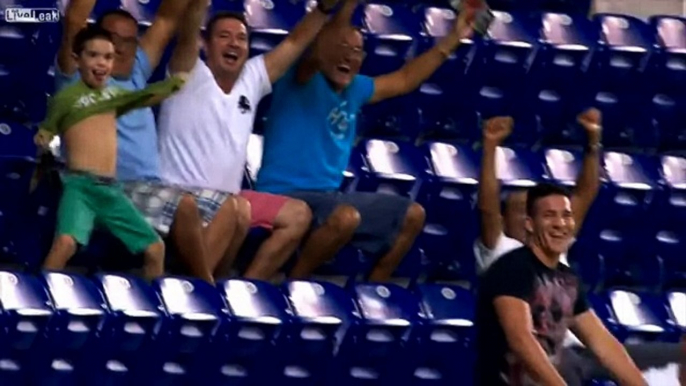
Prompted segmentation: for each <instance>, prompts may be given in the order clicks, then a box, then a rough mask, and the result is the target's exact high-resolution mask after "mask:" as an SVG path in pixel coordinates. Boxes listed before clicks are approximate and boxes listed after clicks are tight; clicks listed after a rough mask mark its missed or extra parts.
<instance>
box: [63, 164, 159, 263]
mask: <svg viewBox="0 0 686 386" xmlns="http://www.w3.org/2000/svg"><path fill="white" fill-rule="evenodd" d="M62 181H63V183H64V189H63V192H62V198H61V200H60V205H59V209H58V211H57V235H59V236H61V235H68V236H71V237H73V238H74V240H76V242H77V243H78V244H79V245H82V246H83V245H87V244H88V240H89V239H90V236H91V232H92V231H93V228H94V227H95V226H96V225H97V226H98V227H102V228H104V229H107V230H109V231H110V232H112V234H113V235H114V236H115V237H117V238H118V239H119V240H121V241H122V242H123V243H124V245H126V247H127V248H128V249H129V251H131V253H134V254H138V253H141V252H143V251H145V250H146V249H147V248H148V247H149V246H150V245H152V244H154V243H157V242H159V241H160V240H161V239H160V236H159V235H158V234H157V233H156V232H155V230H154V229H153V228H152V227H151V226H150V225H149V224H148V223H147V222H146V221H145V219H144V218H143V216H142V215H141V214H140V213H139V212H138V210H137V209H136V208H135V207H134V206H133V203H131V201H130V200H129V199H128V197H126V195H125V194H124V192H123V190H122V189H121V187H120V186H119V184H117V183H116V182H115V181H114V180H113V179H110V178H103V177H98V176H95V175H92V174H89V173H82V172H67V173H65V174H63V175H62Z"/></svg>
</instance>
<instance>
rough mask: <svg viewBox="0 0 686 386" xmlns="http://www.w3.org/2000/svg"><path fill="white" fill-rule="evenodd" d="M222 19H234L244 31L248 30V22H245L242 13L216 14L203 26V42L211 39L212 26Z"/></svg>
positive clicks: (225, 12) (227, 12)
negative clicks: (240, 24)
mask: <svg viewBox="0 0 686 386" xmlns="http://www.w3.org/2000/svg"><path fill="white" fill-rule="evenodd" d="M224 19H234V20H238V21H239V22H241V23H242V24H243V25H244V26H245V28H246V29H248V20H246V18H245V15H244V14H243V13H242V12H233V11H221V12H217V13H215V14H213V15H212V17H210V20H208V21H207V25H206V26H205V34H204V35H203V36H204V37H205V40H210V38H211V37H212V30H213V29H214V26H215V25H216V24H217V23H218V22H219V21H221V20H224Z"/></svg>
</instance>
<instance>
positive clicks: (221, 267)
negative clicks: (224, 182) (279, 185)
mask: <svg viewBox="0 0 686 386" xmlns="http://www.w3.org/2000/svg"><path fill="white" fill-rule="evenodd" d="M250 221H251V216H250V202H248V200H246V199H245V198H243V197H240V196H238V197H236V221H235V229H234V232H233V238H232V239H231V240H230V244H229V247H228V249H227V250H226V253H225V254H224V256H222V258H221V259H220V260H219V261H218V262H217V263H216V264H214V265H213V266H212V267H213V272H214V277H215V278H217V279H218V278H220V277H226V276H229V274H230V273H231V267H233V263H234V262H235V261H236V256H238V251H240V249H241V246H243V242H245V238H246V237H247V236H248V232H249V231H250Z"/></svg>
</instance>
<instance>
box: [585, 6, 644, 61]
mask: <svg viewBox="0 0 686 386" xmlns="http://www.w3.org/2000/svg"><path fill="white" fill-rule="evenodd" d="M594 20H595V21H596V25H597V27H598V29H599V33H600V41H602V42H603V43H604V44H605V45H607V46H608V47H610V48H611V49H613V50H618V51H627V52H637V53H645V52H648V51H649V50H650V49H651V48H652V43H653V42H652V40H653V39H652V38H651V35H650V34H649V33H648V26H647V25H646V24H645V23H644V22H643V21H641V20H640V19H638V18H636V17H633V16H628V15H618V14H597V15H595V16H594Z"/></svg>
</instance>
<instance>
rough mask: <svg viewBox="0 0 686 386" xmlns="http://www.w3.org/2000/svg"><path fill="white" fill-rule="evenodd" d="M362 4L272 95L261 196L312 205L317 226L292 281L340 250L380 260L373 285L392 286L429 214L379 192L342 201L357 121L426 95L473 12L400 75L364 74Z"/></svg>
mask: <svg viewBox="0 0 686 386" xmlns="http://www.w3.org/2000/svg"><path fill="white" fill-rule="evenodd" d="M356 6H357V0H346V2H345V3H344V4H343V7H342V9H341V10H340V11H339V12H338V14H337V15H336V17H335V18H334V19H333V20H332V21H331V22H330V23H331V24H330V25H329V26H328V27H327V28H325V30H322V32H321V33H320V36H319V40H318V42H317V44H315V47H314V49H313V51H312V54H311V55H310V57H309V58H307V59H305V60H303V61H302V62H301V63H300V64H299V66H297V67H296V68H293V69H291V71H290V72H289V73H288V74H286V75H285V76H284V77H283V78H282V79H281V80H280V81H279V82H278V83H277V84H276V85H275V86H274V90H273V99H272V107H271V110H270V112H269V115H268V118H269V119H268V120H267V124H266V127H265V134H264V154H263V160H262V166H261V169H260V171H259V174H258V176H257V190H260V191H265V192H269V193H276V194H284V195H287V196H291V197H294V198H298V199H301V200H303V201H305V202H307V203H308V204H309V205H310V208H311V209H312V213H313V216H314V218H315V221H316V224H315V225H316V226H317V228H316V229H315V230H314V231H313V232H312V234H311V235H310V237H309V239H308V240H307V242H306V243H305V245H304V246H303V248H302V253H301V257H300V259H299V260H298V262H297V263H296V266H295V267H294V268H293V270H292V271H291V277H293V278H302V277H306V276H308V275H309V274H310V273H312V271H314V270H315V269H316V268H317V267H318V266H319V265H321V264H322V263H324V262H326V261H327V260H328V259H329V258H331V257H332V256H333V255H334V254H335V253H336V252H337V251H338V250H339V249H340V248H341V247H342V246H343V245H345V244H346V243H347V242H348V241H351V240H352V243H353V245H355V246H357V247H358V248H360V249H362V250H363V251H364V252H366V253H367V254H369V255H373V256H377V257H379V258H380V259H379V260H378V263H377V265H376V266H375V267H374V269H373V271H372V272H371V274H370V276H369V279H370V280H373V281H385V280H388V279H389V278H390V277H391V275H392V274H393V271H394V270H395V268H396V267H397V266H398V264H399V263H400V262H401V260H402V258H403V257H404V255H405V254H406V253H407V251H408V250H409V249H410V247H411V246H412V244H413V242H414V239H415V238H416V236H417V235H418V234H419V232H420V231H421V229H422V227H423V224H424V217H425V215H424V209H423V208H422V207H421V206H420V205H418V204H416V203H413V202H411V201H410V200H408V199H406V198H403V197H397V196H389V195H378V194H373V193H348V194H342V193H338V192H337V190H338V188H339V186H340V185H341V182H342V179H343V172H344V171H345V169H346V167H347V165H348V161H349V158H350V152H351V150H352V147H353V141H354V138H355V127H356V119H357V114H358V112H359V111H360V108H361V107H362V106H363V105H365V104H367V103H376V102H380V101H382V100H385V99H388V98H392V97H395V96H399V95H402V94H406V93H409V92H411V91H413V90H415V89H416V88H417V87H419V86H420V85H421V84H422V82H424V81H425V80H426V79H427V78H428V77H429V76H431V74H432V73H433V72H434V71H436V69H438V67H440V66H441V64H443V62H444V61H445V60H446V59H447V58H448V57H449V56H450V54H451V53H452V52H453V51H454V50H455V49H456V48H457V47H458V46H459V44H460V41H461V39H463V38H467V37H469V36H470V35H471V33H472V28H471V25H470V24H471V20H473V18H474V15H475V12H476V10H475V9H472V8H471V7H467V8H466V9H465V10H464V11H463V12H461V14H460V16H459V17H458V18H457V20H456V23H455V26H454V28H453V30H452V31H451V33H450V34H449V35H448V36H446V37H445V38H444V39H443V40H442V41H441V42H439V43H438V44H436V46H434V47H433V48H432V49H430V50H428V51H427V52H425V53H424V54H423V55H421V56H419V57H417V58H416V59H414V60H412V61H410V62H409V63H407V64H406V65H405V66H404V67H402V68H401V69H400V70H398V71H395V72H393V73H390V74H387V75H383V76H378V77H375V78H370V77H367V76H363V75H359V74H358V72H359V70H360V66H361V65H362V60H363V59H364V51H363V47H362V43H363V38H362V34H361V33H360V31H359V30H357V29H356V28H354V27H352V26H351V25H350V17H351V16H352V14H353V12H354V9H355V7H356Z"/></svg>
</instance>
